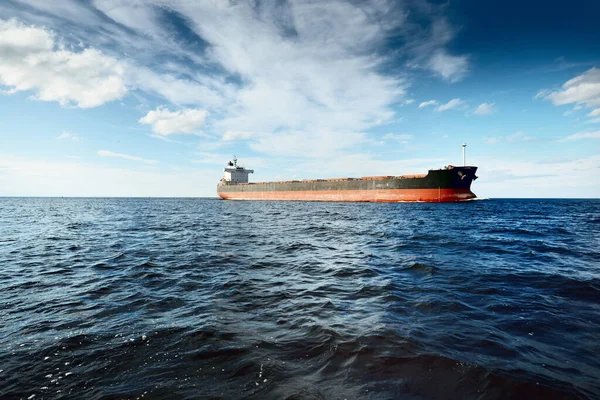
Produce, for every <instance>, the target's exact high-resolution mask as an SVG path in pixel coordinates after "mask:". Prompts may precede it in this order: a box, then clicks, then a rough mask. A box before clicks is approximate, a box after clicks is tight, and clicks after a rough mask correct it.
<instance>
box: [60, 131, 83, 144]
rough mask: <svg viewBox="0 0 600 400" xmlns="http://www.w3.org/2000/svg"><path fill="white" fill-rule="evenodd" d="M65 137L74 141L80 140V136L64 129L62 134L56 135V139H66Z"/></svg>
mask: <svg viewBox="0 0 600 400" xmlns="http://www.w3.org/2000/svg"><path fill="white" fill-rule="evenodd" d="M64 139H71V140H72V141H74V142H78V141H79V136H77V135H74V134H72V133H69V132H66V131H64V132H63V133H61V134H60V135H58V136H57V137H56V140H64Z"/></svg>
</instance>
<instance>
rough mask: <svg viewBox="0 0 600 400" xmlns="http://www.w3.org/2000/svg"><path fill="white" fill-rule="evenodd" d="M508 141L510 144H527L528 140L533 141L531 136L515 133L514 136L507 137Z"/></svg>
mask: <svg viewBox="0 0 600 400" xmlns="http://www.w3.org/2000/svg"><path fill="white" fill-rule="evenodd" d="M506 140H507V141H509V142H525V141H527V140H531V138H530V137H529V136H525V135H524V134H523V132H515V133H513V134H512V135H509V136H507V137H506Z"/></svg>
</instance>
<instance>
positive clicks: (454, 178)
mask: <svg viewBox="0 0 600 400" xmlns="http://www.w3.org/2000/svg"><path fill="white" fill-rule="evenodd" d="M476 170H477V167H450V168H448V169H441V170H430V171H429V173H428V174H427V175H422V176H419V177H406V176H397V177H366V178H360V179H353V178H342V179H325V180H310V181H285V182H258V183H245V184H219V185H218V186H217V193H218V195H219V196H220V197H221V198H222V199H225V200H288V201H290V200H291V201H344V202H404V201H406V202H413V201H422V202H455V201H466V200H471V199H474V198H476V197H477V196H476V195H475V194H474V193H473V192H472V191H471V189H470V187H471V182H472V181H473V180H474V179H476V177H475V172H476Z"/></svg>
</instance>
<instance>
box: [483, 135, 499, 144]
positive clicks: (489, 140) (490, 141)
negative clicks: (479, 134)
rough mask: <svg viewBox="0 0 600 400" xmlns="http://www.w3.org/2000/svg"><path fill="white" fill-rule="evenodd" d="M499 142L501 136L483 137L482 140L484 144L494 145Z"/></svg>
mask: <svg viewBox="0 0 600 400" xmlns="http://www.w3.org/2000/svg"><path fill="white" fill-rule="evenodd" d="M501 140H502V136H495V137H484V138H483V141H484V142H486V143H487V144H496V143H498V142H499V141H501Z"/></svg>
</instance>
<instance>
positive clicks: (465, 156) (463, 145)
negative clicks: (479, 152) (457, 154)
mask: <svg viewBox="0 0 600 400" xmlns="http://www.w3.org/2000/svg"><path fill="white" fill-rule="evenodd" d="M462 148H463V167H466V166H467V155H466V153H467V142H464V143H463V144H462Z"/></svg>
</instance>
